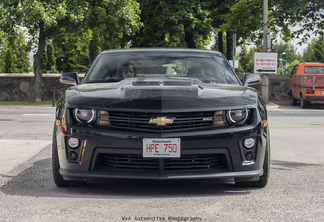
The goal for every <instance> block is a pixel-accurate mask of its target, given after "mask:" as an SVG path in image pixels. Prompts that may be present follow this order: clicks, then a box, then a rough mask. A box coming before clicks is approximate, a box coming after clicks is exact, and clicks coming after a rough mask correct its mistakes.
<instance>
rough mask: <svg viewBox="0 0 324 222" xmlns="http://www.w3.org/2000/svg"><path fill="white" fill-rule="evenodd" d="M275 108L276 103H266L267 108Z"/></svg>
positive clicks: (277, 106) (276, 106)
mask: <svg viewBox="0 0 324 222" xmlns="http://www.w3.org/2000/svg"><path fill="white" fill-rule="evenodd" d="M277 108H279V105H277V104H274V103H271V102H270V103H268V104H267V109H277Z"/></svg>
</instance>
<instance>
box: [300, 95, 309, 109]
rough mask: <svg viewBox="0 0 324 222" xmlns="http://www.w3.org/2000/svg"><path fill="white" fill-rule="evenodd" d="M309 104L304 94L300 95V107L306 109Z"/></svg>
mask: <svg viewBox="0 0 324 222" xmlns="http://www.w3.org/2000/svg"><path fill="white" fill-rule="evenodd" d="M307 106H308V101H307V100H305V99H304V97H303V95H300V107H301V108H302V109H306V108H307Z"/></svg>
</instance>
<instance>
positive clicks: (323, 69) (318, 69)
mask: <svg viewBox="0 0 324 222" xmlns="http://www.w3.org/2000/svg"><path fill="white" fill-rule="evenodd" d="M304 73H313V74H324V66H305V71H304Z"/></svg>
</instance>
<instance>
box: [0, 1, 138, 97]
mask: <svg viewBox="0 0 324 222" xmlns="http://www.w3.org/2000/svg"><path fill="white" fill-rule="evenodd" d="M137 8H138V3H137V2H136V1H134V0H116V1H107V0H78V1H70V0H59V1H57V0H24V1H22V0H3V1H2V4H1V5H0V26H1V28H2V30H4V31H5V32H8V33H9V32H10V30H11V29H12V27H13V26H15V25H20V26H24V27H26V28H27V32H28V34H29V35H30V36H32V38H31V39H30V41H31V42H33V43H36V44H37V46H36V48H37V52H36V54H35V55H34V73H35V99H34V101H35V102H39V101H41V93H40V90H41V77H42V69H41V57H42V54H43V52H44V49H45V46H46V42H47V41H49V40H50V39H52V38H54V36H55V35H57V34H58V33H60V32H66V33H73V34H74V35H75V34H77V35H79V34H80V32H78V30H80V28H84V29H88V28H91V29H92V30H93V32H94V35H95V36H97V37H100V38H101V39H100V43H101V45H102V46H103V47H102V48H106V49H107V48H116V47H117V46H119V47H120V45H122V44H123V45H124V46H125V45H126V44H127V40H126V37H125V36H129V35H132V33H133V31H134V30H135V29H136V27H137V26H138V19H136V18H137V13H139V12H137V11H136V9H137ZM124 37H125V39H123V38H124Z"/></svg>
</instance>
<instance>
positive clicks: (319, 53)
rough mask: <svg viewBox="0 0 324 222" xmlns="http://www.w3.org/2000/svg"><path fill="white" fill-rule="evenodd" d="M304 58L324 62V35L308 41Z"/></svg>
mask: <svg viewBox="0 0 324 222" xmlns="http://www.w3.org/2000/svg"><path fill="white" fill-rule="evenodd" d="M303 58H304V60H305V61H306V62H320V63H324V37H320V38H318V39H313V40H312V42H310V43H308V45H307V48H306V50H305V51H304V54H303Z"/></svg>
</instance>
